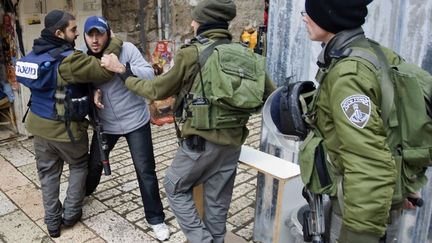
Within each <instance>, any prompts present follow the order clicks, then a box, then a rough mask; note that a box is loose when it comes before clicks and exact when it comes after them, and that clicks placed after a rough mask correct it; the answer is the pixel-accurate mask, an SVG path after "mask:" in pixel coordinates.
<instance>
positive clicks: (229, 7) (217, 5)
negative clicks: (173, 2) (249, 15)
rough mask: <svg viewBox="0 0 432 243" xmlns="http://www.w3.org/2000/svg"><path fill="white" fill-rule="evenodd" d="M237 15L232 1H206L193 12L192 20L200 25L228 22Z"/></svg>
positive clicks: (199, 4)
mask: <svg viewBox="0 0 432 243" xmlns="http://www.w3.org/2000/svg"><path fill="white" fill-rule="evenodd" d="M236 14H237V10H236V5H235V3H234V2H233V1H232V0H204V1H201V2H200V3H198V5H197V6H196V7H195V8H194V9H193V10H192V19H193V20H195V21H197V22H198V23H200V24H204V23H217V22H228V21H231V20H232V19H234V17H235V16H236Z"/></svg>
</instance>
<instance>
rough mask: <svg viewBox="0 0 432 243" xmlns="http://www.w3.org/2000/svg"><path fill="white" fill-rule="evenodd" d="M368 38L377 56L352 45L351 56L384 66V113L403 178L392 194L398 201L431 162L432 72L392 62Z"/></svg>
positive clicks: (422, 181) (421, 179)
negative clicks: (431, 73) (391, 63)
mask: <svg viewBox="0 0 432 243" xmlns="http://www.w3.org/2000/svg"><path fill="white" fill-rule="evenodd" d="M369 42H370V44H371V46H372V47H373V49H374V51H375V54H376V57H377V58H378V59H376V58H375V57H374V56H370V55H368V53H367V52H366V51H364V50H362V49H360V48H353V51H352V52H351V53H350V54H349V56H357V57H360V58H362V59H365V60H367V61H368V62H370V63H372V64H373V65H374V66H375V67H376V68H377V69H378V70H380V69H381V70H382V71H378V75H379V79H380V85H381V90H382V92H381V93H382V99H381V110H382V114H381V117H382V119H383V121H384V126H385V128H386V131H387V142H388V144H389V146H390V149H391V151H392V154H393V156H394V158H395V160H396V165H397V169H398V173H399V175H398V176H399V178H400V180H398V181H397V184H396V188H395V193H394V196H393V201H396V202H397V201H400V200H402V199H403V198H404V197H406V196H407V194H408V193H411V192H416V191H418V190H420V189H421V187H422V186H423V185H425V184H426V182H427V178H426V175H425V172H426V170H427V167H428V166H430V165H432V76H431V75H430V74H429V73H428V72H426V71H425V70H423V69H421V68H419V67H418V66H417V65H414V64H410V63H407V62H405V61H402V62H401V63H400V64H398V65H389V63H388V61H387V58H386V56H385V54H384V52H383V51H382V49H381V48H380V46H379V44H378V43H376V42H374V41H371V40H370V41H369Z"/></svg>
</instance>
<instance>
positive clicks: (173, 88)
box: [102, 0, 274, 243]
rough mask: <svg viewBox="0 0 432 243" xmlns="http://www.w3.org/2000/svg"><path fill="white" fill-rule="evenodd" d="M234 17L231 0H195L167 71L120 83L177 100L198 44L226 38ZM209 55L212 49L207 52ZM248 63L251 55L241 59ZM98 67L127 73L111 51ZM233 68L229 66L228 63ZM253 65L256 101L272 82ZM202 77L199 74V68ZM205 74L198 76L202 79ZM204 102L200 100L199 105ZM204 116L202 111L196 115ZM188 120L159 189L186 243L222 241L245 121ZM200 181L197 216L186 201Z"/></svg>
mask: <svg viewBox="0 0 432 243" xmlns="http://www.w3.org/2000/svg"><path fill="white" fill-rule="evenodd" d="M235 16H236V6H235V4H234V2H233V1H232V0H204V1H201V2H200V3H199V4H198V5H197V6H196V7H195V8H194V10H193V12H192V19H193V21H192V24H191V26H192V27H193V29H194V31H195V35H196V36H197V37H196V38H195V39H193V40H192V43H191V44H190V45H185V46H183V47H182V48H181V49H180V50H179V51H178V52H177V54H176V55H175V59H174V63H175V65H174V66H173V67H172V69H171V70H170V71H168V72H167V73H165V74H164V75H161V76H158V77H156V78H155V79H154V80H142V79H138V78H134V77H128V78H127V79H126V80H125V85H126V87H127V88H129V89H131V90H133V91H134V92H136V93H137V94H139V95H141V96H144V97H146V98H149V99H151V100H158V99H164V98H167V97H170V96H172V95H176V96H177V100H178V101H181V100H183V98H184V94H185V93H183V96H182V94H181V93H182V92H183V91H184V90H185V87H191V85H192V83H197V81H195V82H194V80H195V77H196V76H197V73H198V65H197V61H198V55H199V53H200V52H199V50H202V49H203V48H202V47H203V45H205V44H208V43H214V41H215V40H221V39H225V40H228V41H231V40H232V35H231V33H230V32H229V31H228V21H231V20H232V19H233V18H234V17H235ZM232 45H239V44H232ZM241 48H242V49H244V51H245V52H247V53H249V55H256V54H253V53H252V52H250V51H249V50H247V49H246V48H244V47H241ZM218 51H219V49H218ZM215 53H216V51H215V52H214V54H213V55H215ZM240 54H241V53H239V54H238V55H240ZM256 58H257V57H256ZM259 59H262V57H259ZM209 60H210V59H209ZM225 61H230V60H225ZM253 61H254V60H252V59H251V60H250V61H249V60H248V61H246V63H252V62H253ZM262 64H263V63H262ZM102 65H103V66H105V67H106V68H107V69H108V70H111V71H114V72H118V73H124V72H126V73H127V70H126V68H125V67H124V66H123V65H121V64H120V63H119V62H118V60H117V57H116V56H115V55H106V56H104V57H102ZM237 65H241V64H237ZM233 66H235V65H234V64H233ZM257 68H258V69H262V70H263V71H262V76H260V78H261V77H262V84H263V85H262V87H261V88H260V89H262V90H261V91H262V94H263V95H262V99H266V97H268V95H269V94H270V93H271V92H272V91H273V90H274V85H273V83H272V81H271V80H270V79H269V78H268V77H267V75H266V74H265V71H264V65H262V67H257ZM244 71H245V72H246V71H247V70H244ZM203 75H204V76H205V73H204V71H203ZM198 76H199V74H198ZM206 78H207V77H204V78H203V79H204V80H206ZM209 79H211V77H209ZM213 81H215V82H216V81H218V80H213ZM198 83H199V81H198ZM194 87H196V85H194V86H193V87H192V90H194ZM195 91H196V90H195ZM198 91H200V90H198ZM199 93H200V92H199ZM186 94H187V88H186ZM198 101H199V102H201V101H204V99H202V100H195V101H193V102H197V103H198ZM205 103H206V102H203V103H202V104H203V105H205ZM261 103H262V102H261ZM202 107H205V106H202ZM179 108H180V109H177V111H180V113H183V114H185V113H188V112H182V108H181V106H180V107H179ZM192 113H193V112H192ZM177 114H178V112H177ZM204 117H205V115H203V116H202V117H201V118H204ZM198 118H199V117H198ZM230 119H231V120H233V121H235V120H236V117H234V116H232V117H230ZM191 120H192V119H191V118H190V117H188V118H187V119H186V121H185V123H184V124H183V126H182V129H181V132H180V131H178V132H179V134H178V135H179V138H180V139H179V141H180V148H179V150H178V151H177V154H176V156H175V158H174V160H173V162H172V164H171V166H170V167H169V168H168V169H167V172H166V176H165V180H164V186H165V190H166V193H167V197H168V200H169V203H170V206H171V208H172V210H173V212H174V214H175V216H176V217H177V221H178V222H179V225H180V227H181V229H182V231H183V232H184V233H185V235H186V237H187V239H188V242H191V243H210V242H215V243H222V242H224V236H225V232H226V218H227V213H228V209H229V205H230V202H231V196H232V191H233V184H234V178H235V175H236V168H237V162H238V159H239V156H240V148H241V145H242V144H243V143H244V141H245V139H246V137H247V135H248V129H247V128H246V123H239V124H237V126H235V127H232V128H220V129H197V128H195V127H193V122H192V121H191ZM246 121H247V119H246ZM231 125H232V124H231ZM201 183H202V184H203V186H204V218H203V219H200V217H199V216H198V212H197V209H196V207H195V204H194V202H193V199H192V189H193V187H194V186H195V185H199V184H201Z"/></svg>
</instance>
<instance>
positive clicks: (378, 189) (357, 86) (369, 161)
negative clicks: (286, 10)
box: [302, 0, 402, 243]
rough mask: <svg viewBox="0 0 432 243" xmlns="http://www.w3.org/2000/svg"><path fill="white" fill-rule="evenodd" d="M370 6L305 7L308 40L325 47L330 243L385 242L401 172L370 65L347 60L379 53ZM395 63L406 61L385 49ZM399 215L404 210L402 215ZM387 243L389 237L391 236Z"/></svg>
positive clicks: (335, 1) (321, 113) (361, 2)
mask: <svg viewBox="0 0 432 243" xmlns="http://www.w3.org/2000/svg"><path fill="white" fill-rule="evenodd" d="M370 2H371V0H351V1H345V0H326V1H318V0H306V4H305V7H306V9H305V10H306V11H305V12H302V15H303V21H304V22H305V23H306V27H307V31H308V34H309V38H310V39H311V40H312V41H319V42H322V43H323V49H322V51H321V53H320V55H319V57H318V62H317V64H318V66H319V71H318V74H317V81H318V82H319V83H320V88H319V94H318V96H317V98H316V101H315V111H316V113H315V114H316V123H315V125H316V128H317V129H318V131H319V133H320V134H321V136H322V138H323V145H324V147H325V149H326V152H327V154H328V157H329V160H330V161H329V166H328V167H329V168H330V169H329V170H330V173H331V174H332V175H334V177H333V178H334V181H335V186H333V187H332V189H331V192H330V193H329V194H330V195H331V202H332V217H331V235H330V242H335V241H336V242H339V243H342V242H343V243H346V242H350V243H364V242H370V243H372V242H379V241H380V239H381V240H383V239H384V236H385V233H386V229H387V224H388V223H389V212H391V209H394V208H392V207H396V206H398V208H399V209H400V208H401V205H402V204H401V203H399V202H398V203H394V202H393V201H392V197H393V192H394V189H395V184H396V179H397V168H396V163H395V160H394V158H393V156H392V154H391V151H390V149H389V146H388V144H387V141H386V132H385V129H384V125H383V120H382V118H381V109H380V104H381V88H380V82H379V80H378V79H377V76H376V71H375V69H374V67H373V66H372V65H366V64H365V62H364V61H362V62H361V61H359V59H356V58H343V57H344V56H343V52H344V50H346V49H347V48H350V47H361V48H364V49H366V50H369V51H370V52H371V53H372V54H373V53H374V51H373V48H372V47H371V45H370V43H369V42H368V40H367V39H366V37H365V35H364V32H363V29H362V28H361V25H362V24H363V23H364V22H365V17H366V15H367V5H368V4H369V3H370ZM382 50H383V51H384V53H385V55H386V57H387V59H388V62H389V63H390V64H398V63H399V62H401V58H400V57H399V56H398V55H397V54H395V53H394V52H392V51H391V50H388V49H385V48H382ZM399 212H400V210H399ZM387 240H388V242H389V237H388V239H387Z"/></svg>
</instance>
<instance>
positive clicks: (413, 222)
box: [397, 169, 432, 243]
mask: <svg viewBox="0 0 432 243" xmlns="http://www.w3.org/2000/svg"><path fill="white" fill-rule="evenodd" d="M426 173H427V177H428V179H429V181H428V183H427V184H426V186H425V187H424V188H423V189H422V190H421V196H422V198H423V200H424V204H423V206H422V207H420V208H417V209H416V210H405V211H404V212H403V214H402V217H401V220H400V226H399V234H398V240H397V242H398V243H417V242H432V224H431V220H432V203H431V202H432V171H431V169H428V171H427V172H426Z"/></svg>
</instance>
